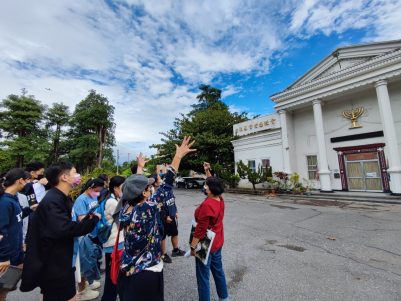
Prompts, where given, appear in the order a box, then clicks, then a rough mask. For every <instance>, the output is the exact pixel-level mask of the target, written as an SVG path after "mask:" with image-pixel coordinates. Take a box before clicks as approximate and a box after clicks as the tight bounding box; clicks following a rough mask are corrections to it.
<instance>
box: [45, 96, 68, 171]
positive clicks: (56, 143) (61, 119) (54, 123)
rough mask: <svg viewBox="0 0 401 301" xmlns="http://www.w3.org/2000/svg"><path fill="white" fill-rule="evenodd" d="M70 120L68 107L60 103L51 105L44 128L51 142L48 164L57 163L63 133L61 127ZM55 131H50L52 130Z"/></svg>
mask: <svg viewBox="0 0 401 301" xmlns="http://www.w3.org/2000/svg"><path fill="white" fill-rule="evenodd" d="M69 119H70V113H69V108H68V106H66V105H64V104H62V103H53V105H52V107H51V108H50V109H49V110H48V111H47V113H46V120H47V122H46V128H47V129H48V131H49V134H50V136H51V140H52V148H51V152H50V155H49V160H48V161H49V163H51V162H56V161H58V159H59V157H60V155H61V149H60V145H61V140H62V139H63V137H64V135H65V133H64V132H63V131H62V127H64V126H67V125H68V122H69ZM53 127H55V129H53V130H52V128H53Z"/></svg>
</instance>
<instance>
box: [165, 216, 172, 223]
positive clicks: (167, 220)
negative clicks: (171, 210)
mask: <svg viewBox="0 0 401 301" xmlns="http://www.w3.org/2000/svg"><path fill="white" fill-rule="evenodd" d="M172 221H173V220H172V219H171V217H169V216H167V219H166V223H167V224H170V223H171V222H172Z"/></svg>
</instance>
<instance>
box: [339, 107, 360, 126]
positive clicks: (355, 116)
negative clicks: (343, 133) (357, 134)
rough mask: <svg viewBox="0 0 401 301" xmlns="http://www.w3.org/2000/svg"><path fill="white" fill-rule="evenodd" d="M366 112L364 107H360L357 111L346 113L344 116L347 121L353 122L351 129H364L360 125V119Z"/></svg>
mask: <svg viewBox="0 0 401 301" xmlns="http://www.w3.org/2000/svg"><path fill="white" fill-rule="evenodd" d="M364 112H365V109H364V108H363V107H359V108H356V109H352V110H350V111H344V112H343V116H344V117H345V118H347V119H350V120H351V127H350V129H356V128H360V127H362V126H361V125H360V124H359V123H358V118H359V117H361V116H362V114H363V113H364Z"/></svg>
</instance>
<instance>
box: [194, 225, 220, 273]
mask: <svg viewBox="0 0 401 301" xmlns="http://www.w3.org/2000/svg"><path fill="white" fill-rule="evenodd" d="M195 228H196V222H195V221H192V228H191V234H190V236H189V244H191V242H192V238H193V236H194V232H195ZM215 236H216V233H214V232H213V231H212V230H209V229H208V230H207V231H206V235H205V237H204V238H203V239H201V240H200V241H199V243H198V246H197V247H196V250H195V252H196V253H195V254H196V255H195V257H198V258H199V259H200V261H202V263H203V264H205V265H206V263H207V260H208V259H209V254H210V249H211V248H212V244H213V240H214V237H215Z"/></svg>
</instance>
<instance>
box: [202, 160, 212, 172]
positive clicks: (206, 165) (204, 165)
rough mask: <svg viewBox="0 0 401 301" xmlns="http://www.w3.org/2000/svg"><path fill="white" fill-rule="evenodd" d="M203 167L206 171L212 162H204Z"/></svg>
mask: <svg viewBox="0 0 401 301" xmlns="http://www.w3.org/2000/svg"><path fill="white" fill-rule="evenodd" d="M203 169H204V170H205V171H207V170H210V163H208V162H203Z"/></svg>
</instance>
